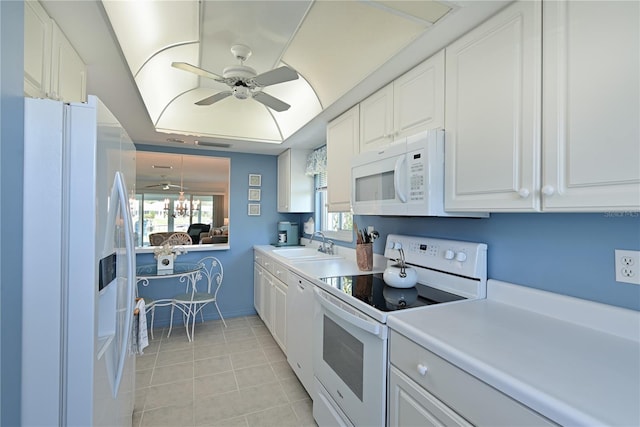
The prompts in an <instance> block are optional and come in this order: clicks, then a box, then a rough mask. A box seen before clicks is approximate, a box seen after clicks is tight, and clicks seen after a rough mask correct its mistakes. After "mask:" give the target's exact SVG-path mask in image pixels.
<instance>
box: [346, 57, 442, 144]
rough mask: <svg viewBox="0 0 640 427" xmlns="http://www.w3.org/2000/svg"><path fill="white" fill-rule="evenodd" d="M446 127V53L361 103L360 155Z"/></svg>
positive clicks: (418, 67) (430, 60) (427, 61)
mask: <svg viewBox="0 0 640 427" xmlns="http://www.w3.org/2000/svg"><path fill="white" fill-rule="evenodd" d="M443 125H444V51H441V52H439V53H437V54H436V55H434V56H432V57H431V58H429V59H427V60H426V61H424V62H423V63H421V64H420V65H418V66H416V67H415V68H413V69H411V70H410V71H408V72H407V73H406V74H404V75H402V76H401V77H399V78H398V79H396V80H395V81H393V82H392V83H390V84H388V85H387V86H385V87H383V88H382V89H380V90H379V91H377V92H376V93H374V94H373V95H371V96H369V97H368V98H366V99H365V100H363V101H362V102H361V103H360V149H359V150H360V152H364V151H370V150H375V149H377V148H379V147H383V146H385V145H388V144H389V143H391V142H392V141H393V140H394V139H397V138H400V137H403V136H407V135H411V134H414V133H418V132H420V131H422V130H426V129H433V128H437V127H442V126H443Z"/></svg>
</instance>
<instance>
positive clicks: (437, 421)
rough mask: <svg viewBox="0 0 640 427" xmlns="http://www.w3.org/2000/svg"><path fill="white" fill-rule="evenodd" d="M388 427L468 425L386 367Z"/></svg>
mask: <svg viewBox="0 0 640 427" xmlns="http://www.w3.org/2000/svg"><path fill="white" fill-rule="evenodd" d="M389 402H390V405H389V425H390V426H428V427H430V426H471V424H469V423H468V422H467V421H466V420H465V419H464V418H462V417H461V416H460V415H458V414H456V413H455V412H454V411H452V410H451V408H449V407H448V406H447V405H445V404H444V403H442V402H441V401H440V400H438V399H437V398H436V397H435V396H434V395H432V394H431V393H429V392H428V391H427V390H425V389H423V388H422V387H420V386H419V385H418V384H416V383H415V382H413V381H411V379H410V378H409V377H407V376H406V375H404V374H403V373H402V372H400V370H399V369H397V368H396V367H394V366H391V367H390V368H389Z"/></svg>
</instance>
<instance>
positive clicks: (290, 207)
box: [278, 149, 314, 212]
mask: <svg viewBox="0 0 640 427" xmlns="http://www.w3.org/2000/svg"><path fill="white" fill-rule="evenodd" d="M310 152H311V150H298V149H294V150H292V149H289V150H286V151H285V152H283V153H282V154H280V155H279V156H278V212H313V199H314V197H313V196H314V194H313V177H312V176H308V175H305V169H306V166H307V157H308V156H309V153H310Z"/></svg>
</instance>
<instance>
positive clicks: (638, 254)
mask: <svg viewBox="0 0 640 427" xmlns="http://www.w3.org/2000/svg"><path fill="white" fill-rule="evenodd" d="M615 253H616V262H615V265H616V282H623V283H633V284H635V285H640V251H627V250H622V249H616V250H615Z"/></svg>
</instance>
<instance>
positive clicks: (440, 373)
mask: <svg viewBox="0 0 640 427" xmlns="http://www.w3.org/2000/svg"><path fill="white" fill-rule="evenodd" d="M389 360H390V368H389V370H390V372H389V402H388V403H389V425H390V426H391V427H393V426H416V425H421V426H422V425H424V426H450V425H453V426H469V425H482V426H525V425H527V426H552V425H556V424H554V423H553V422H551V421H550V420H549V419H547V418H545V417H543V416H542V415H540V414H538V413H537V412H535V411H533V410H531V409H530V408H528V407H526V406H524V405H522V404H521V403H519V402H517V401H516V400H514V399H512V398H510V397H509V396H507V395H505V394H503V393H501V392H500V391H498V390H496V389H495V388H493V387H491V386H489V385H488V384H486V383H484V382H482V381H480V380H479V379H477V378H476V377H474V376H472V375H470V374H468V373H467V372H465V371H463V370H462V369H459V368H458V367H456V366H454V365H452V364H451V363H449V362H447V361H446V360H444V359H442V358H441V357H439V356H437V355H436V354H434V353H432V352H430V351H429V350H427V349H425V348H423V347H421V346H420V345H418V344H416V343H414V342H413V341H411V340H409V339H408V338H406V337H405V336H403V335H401V334H399V333H397V332H395V331H393V330H392V331H391V332H390V335H389Z"/></svg>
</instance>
